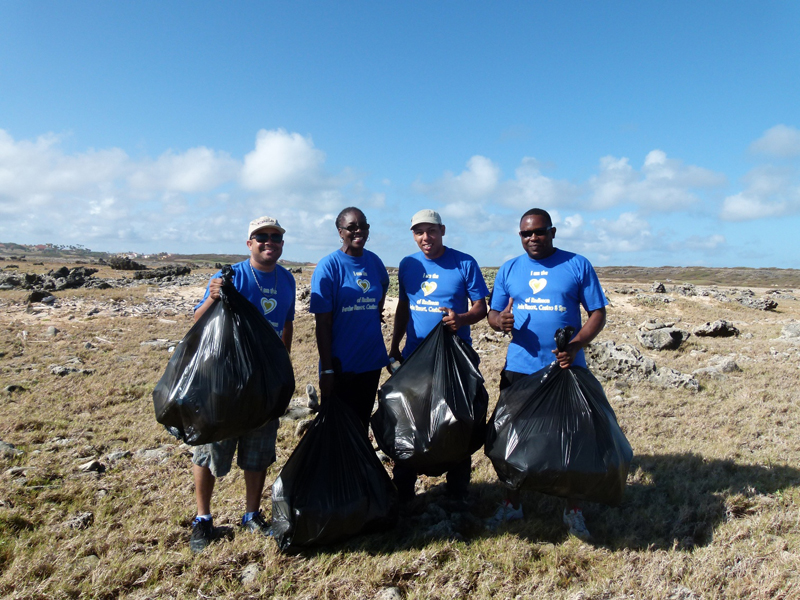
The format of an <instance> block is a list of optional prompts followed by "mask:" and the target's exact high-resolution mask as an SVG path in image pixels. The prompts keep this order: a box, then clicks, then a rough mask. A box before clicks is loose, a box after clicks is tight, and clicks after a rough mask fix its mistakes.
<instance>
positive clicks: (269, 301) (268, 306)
mask: <svg viewBox="0 0 800 600" xmlns="http://www.w3.org/2000/svg"><path fill="white" fill-rule="evenodd" d="M276 306H278V303H277V302H276V301H275V298H262V299H261V308H263V309H264V314H265V315H268V314H269V313H271V312H272V311H273V310H275V307H276Z"/></svg>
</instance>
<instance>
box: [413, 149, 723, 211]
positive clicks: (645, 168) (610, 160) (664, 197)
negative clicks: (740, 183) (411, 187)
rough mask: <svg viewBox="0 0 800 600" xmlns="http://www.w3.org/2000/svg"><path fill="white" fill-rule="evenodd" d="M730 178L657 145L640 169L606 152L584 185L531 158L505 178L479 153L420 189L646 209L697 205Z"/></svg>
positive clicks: (506, 202)
mask: <svg viewBox="0 0 800 600" xmlns="http://www.w3.org/2000/svg"><path fill="white" fill-rule="evenodd" d="M725 181H726V178H725V176H724V175H722V174H719V173H715V172H713V171H710V170H708V169H704V168H702V167H697V166H694V165H684V164H683V163H682V162H681V161H680V160H677V159H671V158H668V157H667V155H666V154H665V153H664V152H663V151H661V150H653V151H651V152H649V153H648V154H647V156H646V157H645V160H644V163H643V165H642V168H641V170H639V171H637V170H636V169H634V168H633V167H632V166H631V165H630V162H629V159H628V158H624V157H623V158H616V157H614V156H605V157H603V158H601V159H600V164H599V171H598V173H597V174H596V175H594V176H592V177H591V178H590V179H589V180H588V181H587V182H586V183H585V184H576V183H573V182H570V181H567V180H565V179H556V178H552V177H548V176H547V175H545V174H543V173H542V170H541V167H540V164H539V162H538V161H537V160H536V159H535V158H532V157H525V158H523V159H522V161H521V162H520V165H519V166H518V167H517V168H516V170H515V171H514V177H513V178H511V179H507V180H504V181H503V180H501V171H500V168H499V167H498V166H497V165H496V164H495V163H494V162H492V161H491V160H490V159H488V158H486V157H485V156H479V155H476V156H473V157H472V158H470V160H469V161H468V162H467V168H466V169H465V170H464V171H462V172H461V173H460V174H458V175H453V174H452V173H451V172H449V171H448V172H445V173H444V175H443V176H442V177H441V178H440V179H438V180H436V181H434V182H433V183H430V184H424V183H421V182H417V183H416V184H415V189H416V191H418V192H420V193H422V194H427V195H430V196H433V197H435V198H437V199H438V200H440V201H442V202H456V201H459V200H471V201H473V202H478V203H480V204H481V205H484V204H489V203H492V204H494V205H500V206H503V207H507V208H512V209H516V210H523V211H524V210H527V209H529V208H532V207H541V208H545V209H547V208H553V207H556V206H558V207H562V208H563V207H575V208H578V207H580V208H588V209H590V210H603V209H608V208H612V207H615V206H619V205H622V204H626V203H627V204H634V205H637V206H639V207H640V208H641V209H642V210H645V211H647V212H671V211H679V210H685V209H687V208H691V207H695V206H696V205H697V204H698V203H699V202H700V198H698V196H697V195H696V193H695V191H696V190H701V189H709V188H715V187H718V186H721V185H723V184H724V183H725Z"/></svg>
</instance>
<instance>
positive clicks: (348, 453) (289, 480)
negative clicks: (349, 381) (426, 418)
mask: <svg viewBox="0 0 800 600" xmlns="http://www.w3.org/2000/svg"><path fill="white" fill-rule="evenodd" d="M397 515H398V502H397V489H396V488H395V487H394V484H393V483H392V480H391V479H390V478H389V475H388V474H387V473H386V469H385V468H384V466H383V465H382V464H381V461H380V460H379V459H378V457H377V455H376V454H375V450H373V448H372V444H371V443H370V441H369V438H368V437H367V432H366V430H365V429H364V426H363V425H362V424H361V422H360V421H359V420H358V417H357V416H356V415H355V413H354V412H353V409H351V408H350V407H349V406H347V405H346V404H345V403H343V402H341V401H340V400H339V399H338V398H337V397H336V396H333V397H331V398H330V400H328V401H323V403H322V406H321V407H320V411H319V414H318V415H317V416H316V418H315V419H314V421H313V423H312V424H311V427H310V428H309V430H308V431H307V432H306V434H305V436H303V439H302V440H300V443H299V444H297V448H295V450H294V452H292V455H291V456H290V457H289V460H287V461H286V465H285V466H284V467H283V470H282V471H281V474H280V475H279V476H278V478H277V479H276V480H275V483H274V484H273V486H272V534H273V536H274V537H275V541H276V542H277V543H278V547H279V548H280V549H281V550H282V551H284V552H298V551H300V550H302V549H304V548H309V547H313V546H324V545H328V544H333V543H336V542H339V541H341V540H344V539H347V538H349V537H352V536H355V535H358V534H360V533H368V532H373V531H379V530H382V529H387V528H389V527H392V526H394V524H395V522H396V521H397Z"/></svg>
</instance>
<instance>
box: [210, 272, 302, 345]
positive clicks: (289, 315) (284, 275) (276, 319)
mask: <svg viewBox="0 0 800 600" xmlns="http://www.w3.org/2000/svg"><path fill="white" fill-rule="evenodd" d="M231 266H232V267H233V287H235V288H236V289H237V290H238V291H239V293H241V294H242V296H244V297H245V298H247V299H248V300H249V301H250V302H251V304H253V306H255V307H256V308H258V309H259V310H260V311H261V314H262V315H264V318H265V319H266V320H267V321H268V322H269V324H270V325H272V328H273V329H274V330H275V332H276V333H277V334H278V336H282V335H283V327H284V325H285V323H286V321H294V299H295V293H294V276H293V275H292V274H291V273H289V271H287V270H286V269H284V268H283V267H282V266H280V265H275V269H274V270H273V271H272V273H264V272H262V271H259V270H258V269H255V268H253V269H252V270H251V267H250V259H249V258H248V259H247V260H243V261H242V262H240V263H236V264H235V265H231ZM254 275H255V277H257V278H258V285H256V282H255V281H254V280H253V276H254ZM220 277H222V271H221V270H220V271H217V272H216V273H215V274H214V275H213V276H212V277H211V279H219V278H220ZM208 283H209V285H210V284H211V281H210V280H209V282H208ZM259 285H260V286H261V287H262V288H263V290H264V292H266V293H264V292H262V291H261V290H260V289H259V288H258V286H259ZM208 293H209V288H208V285H207V286H206V293H205V294H204V295H203V299H202V300H201V301H200V304H198V305H197V306H195V307H194V309H195V310H197V309H198V308H200V307H201V306H202V305H203V302H205V301H206V298H208Z"/></svg>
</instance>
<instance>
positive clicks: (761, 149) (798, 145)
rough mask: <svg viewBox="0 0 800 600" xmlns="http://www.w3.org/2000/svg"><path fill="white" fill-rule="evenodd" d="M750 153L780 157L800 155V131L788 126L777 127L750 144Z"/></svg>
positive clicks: (768, 130)
mask: <svg viewBox="0 0 800 600" xmlns="http://www.w3.org/2000/svg"><path fill="white" fill-rule="evenodd" d="M750 151H751V152H756V153H760V154H770V155H772V156H778V157H791V156H798V155H800V130H798V129H796V128H794V127H789V126H787V125H775V127H772V128H770V129H767V130H766V131H765V132H764V135H762V136H761V137H760V138H758V139H757V140H756V141H755V142H753V143H752V144H750Z"/></svg>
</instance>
